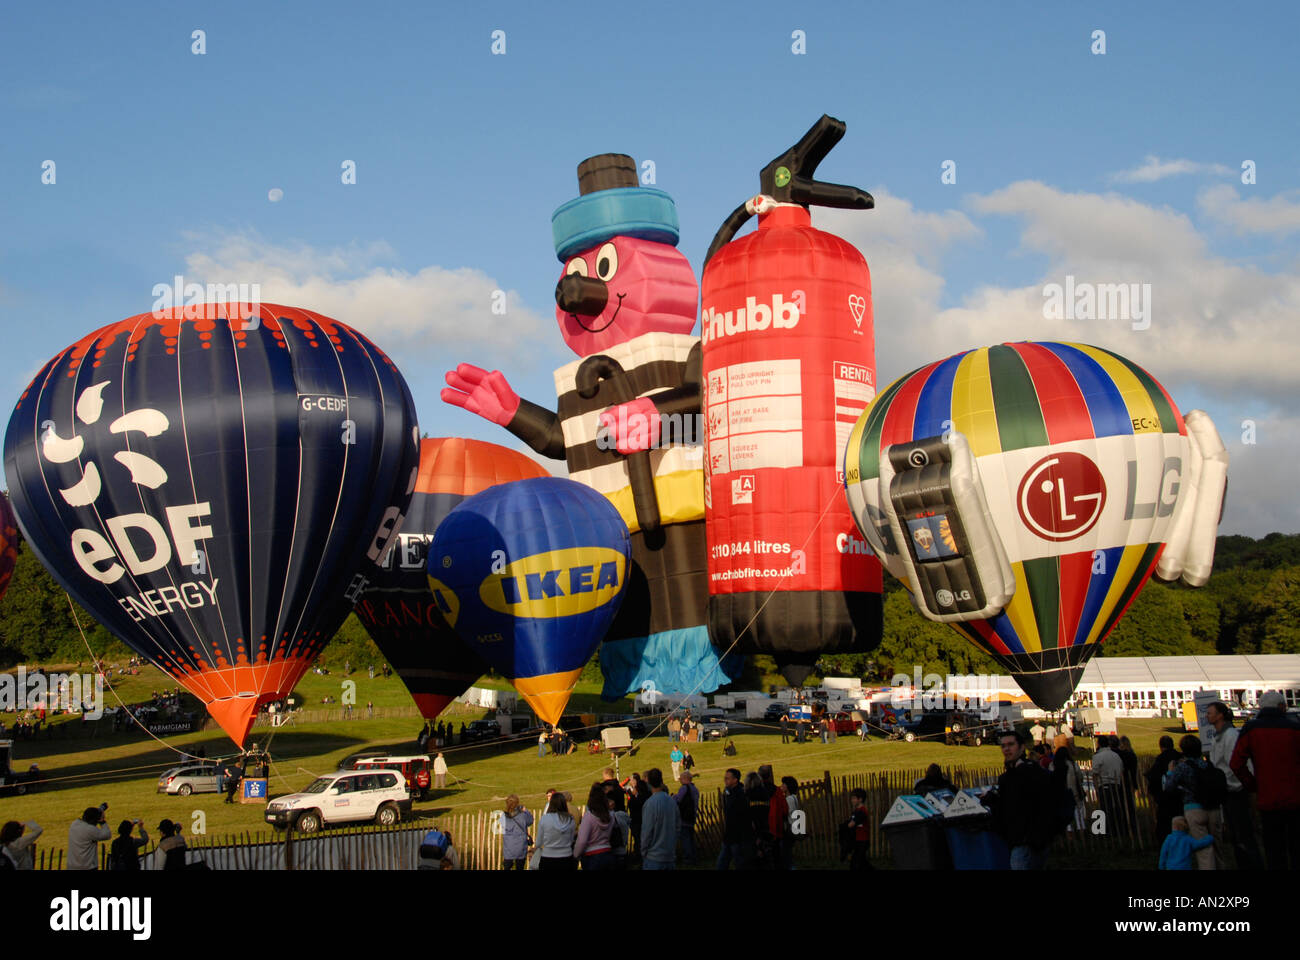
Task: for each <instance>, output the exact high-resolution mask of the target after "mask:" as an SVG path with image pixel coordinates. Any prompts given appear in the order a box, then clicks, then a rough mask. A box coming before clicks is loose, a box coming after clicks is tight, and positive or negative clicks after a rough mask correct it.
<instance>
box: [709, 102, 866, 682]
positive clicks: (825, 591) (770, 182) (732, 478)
mask: <svg viewBox="0 0 1300 960" xmlns="http://www.w3.org/2000/svg"><path fill="white" fill-rule="evenodd" d="M843 135H844V124H843V123H841V122H840V121H838V120H833V119H831V118H830V117H825V116H823V117H822V119H821V120H820V121H818V123H817V124H815V125H814V126H813V128H812V129H811V130H809V131H808V133H807V134H805V135H804V138H803V139H802V140H801V141H800V142H799V143H798V144H796V145H795V146H794V147H793V148H791V149H790V150H789V151H787V152H786V153H785V154H783V155H782V156H780V157H778V158H777V159H776V160H773V161H772V163H770V164H769V165H768V166H767V168H766V169H764V170H763V172H762V175H761V178H760V180H761V183H762V193H761V194H760V195H759V196H756V197H753V198H751V199H750V200H748V201H746V202H745V203H744V204H743V205H741V206H740V207H738V208H737V209H736V210H735V212H733V213H732V214H731V216H730V217H729V218H728V219H727V221H726V222H725V223H724V225H723V227H722V229H721V230H719V231H718V235H717V236H716V237H715V238H714V240H713V245H712V247H711V248H710V251H709V259H708V261H707V265H706V266H705V269H704V281H703V311H704V312H703V315H702V317H701V320H700V329H701V335H702V342H703V345H704V362H703V372H704V377H705V384H706V387H705V416H706V419H707V431H708V432H707V441H706V444H707V447H706V463H705V468H704V469H705V488H704V489H705V504H706V506H707V508H708V546H709V627H710V630H711V632H712V636H713V641H714V643H715V644H716V645H717V646H718V647H721V648H723V649H727V648H730V647H731V646H732V645H733V644H736V649H737V650H738V651H739V652H742V653H768V654H774V655H775V656H776V660H777V664H778V665H779V666H780V667H781V669H782V672H783V673H784V674H785V676H786V678H787V679H788V680H789V681H790V682H791V683H794V684H801V683H803V681H804V678H805V677H806V676H807V675H808V672H809V670H810V669H811V667H812V665H813V664H815V663H816V661H817V657H818V655H819V654H820V653H828V652H835V653H843V652H849V651H854V650H866V649H870V648H871V647H874V646H875V644H876V643H878V642H879V640H880V632H881V596H880V594H881V573H880V565H879V563H878V562H877V560H876V558H875V557H873V556H871V555H870V554H869V552H868V551H867V550H866V549H865V544H863V543H862V541H861V540H859V539H858V538H857V537H856V536H855V535H854V534H855V533H856V531H855V529H854V526H853V519H852V517H851V516H850V514H849V508H848V504H847V503H846V502H845V500H844V497H843V496H842V493H843V489H842V481H843V477H842V475H841V474H840V466H841V459H842V456H843V450H844V445H845V443H846V442H847V440H848V435H849V431H850V430H851V429H852V427H853V423H854V421H855V420H857V418H858V416H859V415H860V414H861V412H862V411H863V409H864V408H865V407H866V405H867V403H868V402H870V400H871V399H872V397H873V396H874V395H875V375H876V362H875V333H874V329H873V322H872V313H871V275H870V273H869V272H868V270H867V262H866V260H864V259H863V257H862V254H860V253H859V252H858V251H857V250H856V249H855V248H854V247H853V246H852V245H851V244H849V243H846V242H845V241H844V240H841V239H840V238H839V237H836V236H832V235H831V234H829V233H825V232H823V231H821V230H816V229H814V228H813V227H812V223H811V220H810V217H809V212H808V205H809V204H816V205H819V206H830V207H853V208H858V209H866V208H869V207H871V206H872V203H873V201H872V199H871V196H870V195H869V194H867V193H865V192H863V191H861V190H859V189H857V188H856V187H845V186H837V185H834V184H828V183H820V182H818V181H815V180H812V179H811V177H812V175H813V173H814V172H815V170H816V168H817V164H818V163H819V162H820V161H821V159H822V158H823V157H825V156H826V154H827V153H828V152H829V151H830V149H831V148H832V147H833V146H834V145H835V144H836V143H837V142H838V141H839V139H840V138H841V137H842V136H843ZM753 214H757V215H758V218H759V219H758V229H757V230H756V231H754V232H753V233H750V234H748V235H746V236H743V237H741V238H740V239H738V240H731V242H728V241H729V240H730V239H731V237H732V236H733V235H734V234H735V232H736V230H737V229H739V227H740V226H741V225H742V224H743V223H744V222H745V220H747V219H748V218H749V217H750V216H752V215H753ZM737 641H739V642H738V643H737Z"/></svg>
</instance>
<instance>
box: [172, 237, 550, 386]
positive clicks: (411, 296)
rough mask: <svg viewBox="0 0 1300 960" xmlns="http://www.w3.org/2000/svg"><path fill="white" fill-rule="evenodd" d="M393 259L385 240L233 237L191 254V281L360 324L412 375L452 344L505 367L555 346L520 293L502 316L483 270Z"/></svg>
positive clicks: (511, 295) (508, 296) (496, 286)
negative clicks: (256, 291)
mask: <svg viewBox="0 0 1300 960" xmlns="http://www.w3.org/2000/svg"><path fill="white" fill-rule="evenodd" d="M189 239H190V240H191V242H193V241H194V239H195V238H189ZM393 258H394V252H393V250H392V249H391V248H390V247H389V246H388V245H387V244H385V243H381V242H377V243H370V244H365V245H359V244H355V245H352V246H350V247H342V248H333V249H327V250H321V249H317V248H314V247H310V246H305V245H301V246H296V247H289V246H278V245H275V244H272V243H269V242H267V241H265V240H263V239H261V238H260V237H258V236H256V235H252V234H233V235H229V236H226V237H223V238H221V239H220V240H219V242H218V243H217V244H216V245H215V246H214V247H212V248H210V249H199V250H196V251H195V252H193V253H191V254H190V255H189V256H188V257H186V277H185V279H186V282H187V283H188V282H197V283H248V284H252V283H257V284H259V285H260V288H261V297H262V300H263V301H265V302H267V303H283V304H287V305H291V306H295V307H302V308H304V309H308V310H315V311H317V312H319V313H323V314H325V315H327V316H329V317H332V318H333V319H335V320H340V321H342V322H344V323H346V324H348V325H349V326H352V327H355V328H356V329H358V330H360V331H361V332H362V333H364V334H366V336H368V337H370V338H371V339H372V340H374V341H375V343H377V344H378V345H379V346H380V347H381V348H382V349H383V350H384V351H385V352H386V353H388V354H390V355H391V356H393V357H394V358H395V359H397V360H398V362H399V363H400V364H401V365H402V366H403V367H404V368H405V367H407V366H408V365H409V366H410V367H415V366H417V365H418V364H420V363H421V361H423V360H426V359H427V360H430V361H435V360H436V362H437V363H443V362H445V361H446V356H445V351H446V347H447V345H448V344H452V343H454V344H456V345H457V347H458V348H466V349H467V350H470V349H472V350H473V352H474V354H475V355H476V356H477V357H480V358H482V360H483V361H484V362H488V363H497V362H509V361H510V360H519V359H523V358H531V357H534V356H535V354H536V350H537V349H538V348H539V347H547V346H549V343H547V344H543V342H542V341H543V339H544V338H545V339H546V340H548V341H549V340H553V339H555V337H554V325H553V323H552V322H550V321H549V318H546V320H543V318H542V317H540V316H539V315H538V314H537V313H536V312H535V311H534V310H531V309H530V308H528V307H526V306H525V305H524V304H523V302H522V300H521V298H520V296H519V294H518V293H517V292H516V291H514V290H505V291H504V293H505V306H506V312H505V314H504V315H499V314H494V313H493V312H492V307H493V302H494V297H497V296H498V291H499V290H501V289H502V284H501V283H500V282H499V281H498V279H497V278H494V277H491V276H489V275H488V274H486V273H484V272H483V271H482V270H478V269H474V268H471V267H459V268H453V269H448V268H445V267H440V266H427V267H424V268H422V269H420V270H418V271H417V272H415V273H409V272H407V271H404V270H398V269H394V268H392V267H386V266H384V265H383V263H384V262H385V261H391V260H392V259H393ZM170 280H171V278H170V277H168V278H164V282H170ZM457 359H458V358H457Z"/></svg>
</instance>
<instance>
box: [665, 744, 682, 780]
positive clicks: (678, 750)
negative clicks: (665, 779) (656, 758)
mask: <svg viewBox="0 0 1300 960" xmlns="http://www.w3.org/2000/svg"><path fill="white" fill-rule="evenodd" d="M683 756H684V754H683V753H682V747H681V744H679V743H674V744H673V749H672V752H671V753H669V754H668V760H669V762H671V763H672V765H673V780H674V781H679V780H681V778H682V757H683Z"/></svg>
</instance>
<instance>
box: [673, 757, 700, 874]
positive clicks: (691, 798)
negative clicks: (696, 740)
mask: <svg viewBox="0 0 1300 960" xmlns="http://www.w3.org/2000/svg"><path fill="white" fill-rule="evenodd" d="M694 780H695V777H694V775H693V774H692V773H691V772H690V771H689V770H683V771H682V776H681V784H682V785H681V787H680V788H679V789H678V790H677V795H676V796H675V797H674V798H673V799H674V800H675V801H676V802H677V812H678V814H679V815H680V817H681V833H680V838H681V848H682V861H683V862H684V863H685V864H686V865H687V866H689V867H693V866H695V862H696V861H695V818H696V816H697V815H698V813H699V810H700V788H699V787H697V786H696V785H695V783H694Z"/></svg>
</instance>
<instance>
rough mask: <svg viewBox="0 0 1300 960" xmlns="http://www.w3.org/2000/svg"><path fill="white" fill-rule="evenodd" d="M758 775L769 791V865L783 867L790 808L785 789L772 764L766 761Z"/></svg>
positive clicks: (774, 868)
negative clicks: (778, 780) (782, 860)
mask: <svg viewBox="0 0 1300 960" xmlns="http://www.w3.org/2000/svg"><path fill="white" fill-rule="evenodd" d="M758 777H759V779H760V780H762V781H763V789H764V791H766V793H767V798H768V799H767V833H768V836H769V837H770V840H769V843H770V845H771V847H770V851H769V853H768V866H769V868H770V869H772V870H780V869H781V851H782V849H784V847H785V828H786V820H787V819H788V817H789V814H790V809H789V807H788V806H786V802H785V791H784V790H782V789H781V788H780V786H779V785H778V784H777V783H776V777H775V774H773V773H772V765H771V764H770V763H764V764H762V765H761V766H760V767H759V768H758Z"/></svg>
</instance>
